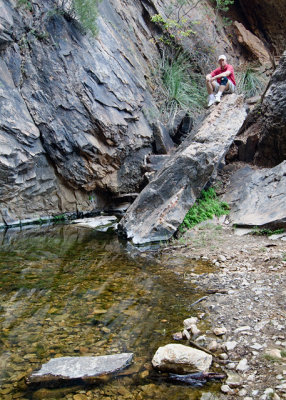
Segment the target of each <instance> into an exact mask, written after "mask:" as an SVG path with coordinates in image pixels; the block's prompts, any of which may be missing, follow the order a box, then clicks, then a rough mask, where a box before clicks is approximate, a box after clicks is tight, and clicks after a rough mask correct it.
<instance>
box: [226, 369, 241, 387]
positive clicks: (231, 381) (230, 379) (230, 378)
mask: <svg viewBox="0 0 286 400" xmlns="http://www.w3.org/2000/svg"><path fill="white" fill-rule="evenodd" d="M225 383H226V385H228V386H229V387H231V388H234V387H238V386H241V385H242V383H243V379H242V377H241V376H240V375H239V374H237V373H236V372H228V373H227V380H226V382H225Z"/></svg>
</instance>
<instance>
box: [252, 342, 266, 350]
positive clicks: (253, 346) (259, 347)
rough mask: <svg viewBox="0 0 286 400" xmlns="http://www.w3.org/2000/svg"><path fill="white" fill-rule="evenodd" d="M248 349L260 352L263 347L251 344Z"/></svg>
mask: <svg viewBox="0 0 286 400" xmlns="http://www.w3.org/2000/svg"><path fill="white" fill-rule="evenodd" d="M250 347H251V348H252V349H254V350H261V349H263V347H264V346H263V345H262V344H259V343H253V344H252V345H251V346H250Z"/></svg>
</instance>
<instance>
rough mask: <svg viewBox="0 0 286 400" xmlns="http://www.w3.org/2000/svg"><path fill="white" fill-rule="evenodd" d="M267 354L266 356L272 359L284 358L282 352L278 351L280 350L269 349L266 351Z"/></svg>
mask: <svg viewBox="0 0 286 400" xmlns="http://www.w3.org/2000/svg"><path fill="white" fill-rule="evenodd" d="M265 354H266V355H267V356H270V357H275V358H282V357H281V352H280V350H278V349H267V350H266V351H265Z"/></svg>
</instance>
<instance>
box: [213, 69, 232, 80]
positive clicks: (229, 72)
mask: <svg viewBox="0 0 286 400" xmlns="http://www.w3.org/2000/svg"><path fill="white" fill-rule="evenodd" d="M230 74H231V71H228V70H227V71H224V72H222V73H221V74H218V75H215V76H213V77H212V78H211V81H214V80H216V79H217V78H223V77H227V76H229V75H230Z"/></svg>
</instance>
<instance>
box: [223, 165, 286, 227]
mask: <svg viewBox="0 0 286 400" xmlns="http://www.w3.org/2000/svg"><path fill="white" fill-rule="evenodd" d="M224 200H225V201H227V202H228V203H229V204H230V206H231V211H230V215H229V218H230V220H231V222H232V223H233V224H235V225H238V226H243V225H244V226H258V227H265V228H273V229H276V228H285V227H286V161H284V162H282V163H281V164H279V165H277V166H276V167H274V168H269V169H268V168H263V169H261V170H259V169H253V168H251V167H250V166H247V167H245V168H242V169H240V170H239V171H237V172H236V173H234V174H233V175H232V177H231V181H230V185H229V186H228V188H227V193H226V194H225V195H224Z"/></svg>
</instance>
